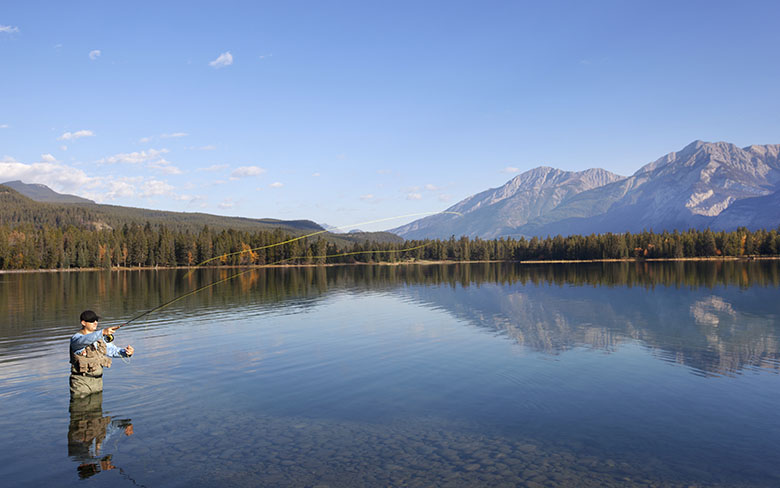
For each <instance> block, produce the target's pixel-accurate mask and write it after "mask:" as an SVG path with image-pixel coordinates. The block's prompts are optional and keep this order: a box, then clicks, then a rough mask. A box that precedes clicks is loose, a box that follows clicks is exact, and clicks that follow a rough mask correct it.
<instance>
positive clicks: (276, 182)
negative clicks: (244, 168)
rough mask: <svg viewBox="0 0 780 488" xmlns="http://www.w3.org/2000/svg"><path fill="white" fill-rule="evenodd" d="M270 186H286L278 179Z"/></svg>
mask: <svg viewBox="0 0 780 488" xmlns="http://www.w3.org/2000/svg"><path fill="white" fill-rule="evenodd" d="M268 186H270V187H271V188H281V187H283V186H284V183H280V182H278V181H275V182H273V183H271V184H270V185H268Z"/></svg>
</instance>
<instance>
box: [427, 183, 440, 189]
mask: <svg viewBox="0 0 780 488" xmlns="http://www.w3.org/2000/svg"><path fill="white" fill-rule="evenodd" d="M425 189H426V190H428V191H437V190H439V189H440V188H439V187H438V186H436V185H432V184H430V183H428V184H427V185H425Z"/></svg>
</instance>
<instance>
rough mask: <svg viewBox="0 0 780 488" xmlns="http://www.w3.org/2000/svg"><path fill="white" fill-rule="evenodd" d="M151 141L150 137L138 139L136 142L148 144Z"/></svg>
mask: <svg viewBox="0 0 780 488" xmlns="http://www.w3.org/2000/svg"><path fill="white" fill-rule="evenodd" d="M151 140H152V138H151V137H142V138H140V139H138V142H140V143H141V144H146V143H147V142H150V141H151Z"/></svg>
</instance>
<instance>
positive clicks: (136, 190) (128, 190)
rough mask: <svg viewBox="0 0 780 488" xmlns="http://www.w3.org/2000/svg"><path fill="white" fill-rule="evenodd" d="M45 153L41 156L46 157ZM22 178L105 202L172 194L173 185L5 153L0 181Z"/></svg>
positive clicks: (0, 165)
mask: <svg viewBox="0 0 780 488" xmlns="http://www.w3.org/2000/svg"><path fill="white" fill-rule="evenodd" d="M46 156H48V155H46V154H44V155H43V156H42V158H44V159H48V158H46ZM9 180H21V181H24V182H25V183H41V184H43V185H46V186H48V187H49V188H51V189H52V190H54V191H57V192H61V193H71V194H75V195H80V196H83V197H85V198H89V199H92V200H95V201H97V202H104V201H107V200H115V199H117V198H138V197H140V198H147V197H154V196H161V195H166V196H175V195H174V194H173V190H174V187H173V186H171V185H169V184H168V183H166V182H164V181H160V180H155V179H151V180H145V179H144V178H143V177H140V176H134V177H114V176H101V177H94V176H88V175H87V174H86V173H85V172H84V171H82V170H80V169H78V168H74V167H73V166H68V165H65V164H62V163H58V162H49V161H44V162H38V163H32V164H26V163H21V162H19V161H16V160H15V159H14V158H11V157H9V156H5V157H4V158H3V159H2V160H0V181H9Z"/></svg>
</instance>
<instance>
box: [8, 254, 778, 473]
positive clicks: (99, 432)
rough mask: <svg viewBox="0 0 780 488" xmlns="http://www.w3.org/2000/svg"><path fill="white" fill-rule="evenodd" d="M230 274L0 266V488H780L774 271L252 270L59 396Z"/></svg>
mask: <svg viewBox="0 0 780 488" xmlns="http://www.w3.org/2000/svg"><path fill="white" fill-rule="evenodd" d="M234 272H235V270H214V269H204V270H199V271H198V272H196V273H195V274H193V275H192V276H190V277H185V271H182V270H178V271H172V270H166V271H133V272H127V271H126V272H74V273H56V274H52V273H33V274H9V275H0V308H1V309H2V312H3V317H6V318H7V319H6V320H5V321H4V322H3V323H2V324H0V404H2V406H3V413H4V415H3V416H2V417H0V446H2V447H0V479H3V480H4V484H5V483H6V482H8V483H10V485H9V486H32V485H39V484H42V483H45V484H49V485H56V486H68V485H77V484H80V483H82V484H83V483H84V482H85V481H84V480H83V479H82V478H84V479H87V480H88V481H86V482H88V483H93V484H94V483H98V484H101V485H109V484H110V485H112V486H133V485H134V486H193V485H194V486H212V485H231V486H233V485H235V486H258V485H265V486H477V485H483V486H560V485H570V486H604V485H612V486H690V485H694V486H778V485H780V467H778V466H777V463H776V459H777V453H778V448H777V444H778V441H780V415H778V414H777V405H778V404H780V374H779V372H780V302H779V301H778V297H780V294H778V291H780V290H779V289H778V288H779V286H780V283H779V281H780V272H778V263H777V262H764V263H755V262H754V263H736V262H729V263H712V262H710V263H654V264H645V263H642V264H635V263H610V264H589V265H534V266H529V265H498V264H494V265H483V264H480V265H465V266H464V265H442V266H396V267H391V266H377V267H369V266H365V267H333V268H320V269H317V268H300V269H295V268H293V269H274V270H255V271H252V272H250V273H247V274H245V275H243V276H241V277H239V278H236V279H234V280H232V281H229V282H227V283H224V284H222V285H218V286H215V287H213V288H210V289H208V290H205V291H203V292H201V293H199V294H196V295H194V296H191V297H188V298H186V299H184V300H181V301H179V302H176V303H175V304H173V305H171V306H170V307H167V308H165V309H163V310H160V311H158V312H155V313H153V314H150V315H149V316H148V317H146V318H144V319H142V320H139V321H136V322H134V323H133V324H131V325H130V326H128V327H127V328H125V329H122V330H120V332H119V333H118V334H117V343H118V344H119V345H120V346H124V345H126V344H128V343H129V344H132V345H133V346H134V347H135V348H136V350H137V354H136V357H134V358H132V359H131V360H130V361H129V362H126V363H125V362H123V361H121V360H115V362H114V366H113V367H112V368H111V369H110V370H108V371H107V372H106V374H105V391H104V393H103V395H102V398H93V399H91V400H90V401H89V402H87V403H80V404H76V405H69V397H68V393H67V382H68V357H67V347H68V345H67V344H68V337H69V336H70V335H71V334H72V333H73V332H75V330H77V329H78V320H77V319H78V315H79V313H80V312H81V310H83V309H85V308H92V309H94V310H96V311H98V313H99V314H100V315H101V316H102V317H103V318H104V320H103V321H102V322H101V324H102V325H103V326H106V325H111V324H117V323H121V322H122V321H123V320H127V319H128V318H129V317H132V316H135V315H137V314H138V313H140V312H142V311H144V310H148V309H151V308H154V307H155V306H157V305H159V304H160V303H164V302H165V301H167V300H170V299H172V298H174V297H176V296H179V295H181V294H184V293H187V292H188V291H189V290H192V289H194V288H196V287H197V286H200V285H203V284H206V283H210V282H213V281H216V280H218V279H220V278H223V277H226V276H230V275H231V274H232V273H234ZM69 407H70V410H71V412H69ZM97 444H99V446H98V445H97Z"/></svg>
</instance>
